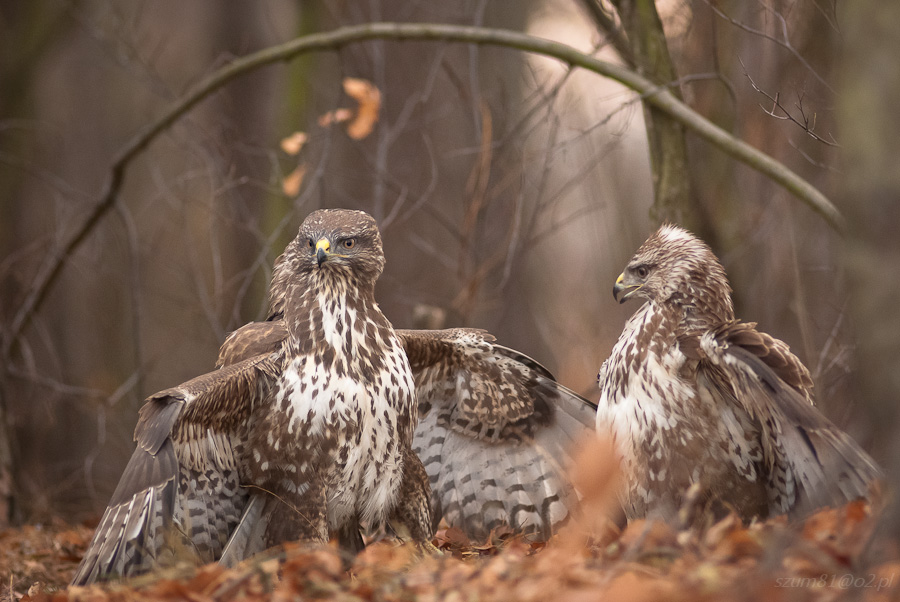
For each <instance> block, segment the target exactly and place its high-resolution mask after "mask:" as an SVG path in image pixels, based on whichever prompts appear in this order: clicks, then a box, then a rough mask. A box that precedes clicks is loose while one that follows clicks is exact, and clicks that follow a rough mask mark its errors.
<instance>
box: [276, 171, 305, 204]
mask: <svg viewBox="0 0 900 602" xmlns="http://www.w3.org/2000/svg"><path fill="white" fill-rule="evenodd" d="M305 175H306V166H305V165H303V164H300V165H298V166H297V168H296V169H294V171H292V172H291V173H289V174H288V175H286V176H285V177H284V180H283V181H282V182H281V190H282V191H283V192H284V194H286V195H287V196H297V194H298V193H299V192H300V186H301V185H302V184H303V176H305Z"/></svg>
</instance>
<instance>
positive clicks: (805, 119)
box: [741, 62, 841, 148]
mask: <svg viewBox="0 0 900 602" xmlns="http://www.w3.org/2000/svg"><path fill="white" fill-rule="evenodd" d="M741 67H742V68H743V70H744V75H745V76H746V77H747V79H748V80H749V81H750V86H751V87H752V88H753V89H754V90H756V91H757V92H759V93H760V94H762V95H763V96H765V97H766V98H768V99H769V100H770V101H771V102H772V108H771V109H767V108H766V107H764V106H762V105H759V106H760V108H762V110H763V111H765V112H766V114H767V115H769V116H770V117H774V118H775V119H780V120H782V121H790V122H792V123H795V124H797V125H798V126H800V128H801V129H802V130H803V131H804V132H806V133H807V134H809V136H810V137H811V138H812V139H813V140H817V141H818V142H821V143H822V144H827V145H828V146H834V147H837V148H840V147H841V145H840V144H838V143H837V141H836V140H835V139H834V136H832V135H831V134H828V137H829V138H831V140H825V139H824V138H822V137H821V136H819V135H818V134H817V133H816V132H815V129H816V115H815V114H813V117H812V123H810V118H809V116H808V115H807V114H806V111H804V110H803V95H800V97H799V98H798V99H797V104H796V105H794V106H795V107H796V108H797V110H798V111H800V117H799V118H797V117H794V116H793V115H792V114H791V112H790V111H788V110H787V109H786V108H785V107H784V105H782V104H781V100H780V97H781V95H780V94H779V93H778V92H776V93H775V96H772V95H771V94H769V93H768V92H766V91H765V90H763V89H761V88H760V87H759V86H757V85H756V82H755V81H753V78H752V77H750V74H749V73H747V69H746V67H744V63H743V62H741ZM776 111H781V112H782V113H784V115H783V116H782V115H779V114H777V113H776Z"/></svg>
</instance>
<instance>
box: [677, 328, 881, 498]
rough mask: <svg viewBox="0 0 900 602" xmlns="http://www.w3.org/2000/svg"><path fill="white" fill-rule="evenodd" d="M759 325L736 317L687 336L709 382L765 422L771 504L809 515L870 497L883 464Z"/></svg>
mask: <svg viewBox="0 0 900 602" xmlns="http://www.w3.org/2000/svg"><path fill="white" fill-rule="evenodd" d="M755 326H756V324H754V323H742V322H737V321H735V322H730V323H728V324H725V325H723V326H721V327H719V328H718V329H716V330H714V331H709V332H707V333H705V334H704V335H703V336H702V337H696V338H695V340H694V341H693V342H690V341H687V340H683V341H681V343H683V344H682V348H683V349H688V350H690V349H694V350H695V351H699V353H698V356H699V357H700V358H701V362H700V370H701V371H704V372H705V376H706V378H705V379H701V381H704V380H705V382H709V383H715V385H714V388H715V389H717V390H718V391H717V394H719V395H722V396H724V397H725V399H726V400H733V402H737V403H738V404H740V406H742V407H743V408H744V410H745V411H746V412H747V413H749V414H750V415H751V416H752V417H753V418H754V419H755V420H756V421H757V422H758V423H759V425H760V429H761V440H762V442H763V456H764V457H763V461H764V462H765V463H766V464H767V466H768V468H769V473H768V474H769V481H770V482H769V484H768V490H769V492H770V505H771V507H772V508H780V509H781V511H782V512H790V513H791V514H793V515H798V516H802V515H805V514H807V513H808V512H810V511H812V510H813V509H815V508H819V507H823V506H837V505H841V504H843V503H846V502H847V501H850V500H853V499H855V498H858V497H864V496H866V495H867V494H868V493H869V487H870V485H871V484H872V481H874V480H875V479H877V478H879V477H880V476H881V471H880V469H879V468H878V466H877V465H876V464H875V462H874V460H872V458H871V457H869V455H868V454H866V453H865V452H864V451H863V450H862V449H861V448H860V447H859V446H858V445H857V444H856V443H855V442H854V441H853V439H851V438H850V437H849V436H848V435H847V434H845V433H844V432H842V431H841V430H840V429H838V428H837V427H836V426H835V425H834V424H832V423H831V422H830V421H829V420H828V419H827V418H825V417H824V416H823V415H822V414H821V413H819V412H818V411H817V410H816V409H815V408H814V407H813V405H812V403H811V399H812V397H811V394H810V390H811V387H812V380H811V378H810V377H809V373H808V372H807V371H806V368H805V367H803V365H802V364H801V362H800V360H799V359H798V358H797V357H796V356H794V355H793V354H792V353H791V352H790V351H789V350H788V347H787V345H786V344H785V343H783V342H782V341H779V340H778V339H774V338H772V337H771V336H769V335H767V334H765V333H761V332H759V331H757V330H756V328H755Z"/></svg>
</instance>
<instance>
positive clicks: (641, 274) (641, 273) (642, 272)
mask: <svg viewBox="0 0 900 602" xmlns="http://www.w3.org/2000/svg"><path fill="white" fill-rule="evenodd" d="M634 272H635V273H636V274H637V275H638V278H646V277H647V274H649V273H650V268H648V267H647V266H645V265H639V266H638V267H636V268H634Z"/></svg>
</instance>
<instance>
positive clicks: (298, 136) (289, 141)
mask: <svg viewBox="0 0 900 602" xmlns="http://www.w3.org/2000/svg"><path fill="white" fill-rule="evenodd" d="M308 138H309V137H308V136H307V135H306V133H305V132H294V133H293V134H291V135H290V136H288V137H287V138H284V139H283V140H282V141H281V150H283V151H284V152H286V153H287V154H289V155H296V154H297V153H299V152H300V149H302V148H303V145H304V144H306V141H307V139H308Z"/></svg>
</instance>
